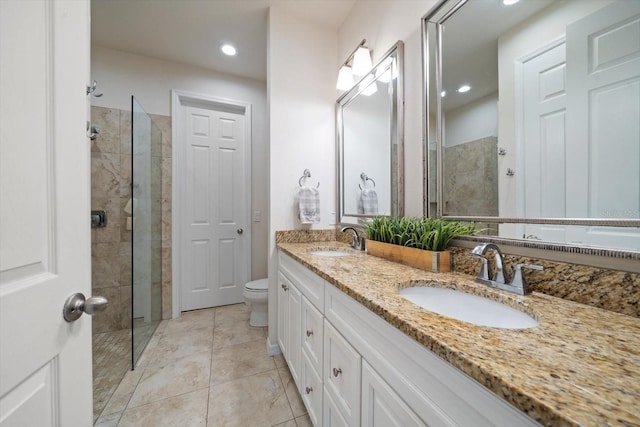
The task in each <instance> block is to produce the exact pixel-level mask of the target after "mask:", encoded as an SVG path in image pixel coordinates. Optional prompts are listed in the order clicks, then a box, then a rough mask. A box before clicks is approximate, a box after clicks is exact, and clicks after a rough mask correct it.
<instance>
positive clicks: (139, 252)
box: [127, 96, 162, 368]
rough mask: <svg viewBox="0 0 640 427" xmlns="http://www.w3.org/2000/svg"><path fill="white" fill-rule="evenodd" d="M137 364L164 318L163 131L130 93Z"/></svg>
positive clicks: (134, 320) (133, 339) (133, 345)
mask: <svg viewBox="0 0 640 427" xmlns="http://www.w3.org/2000/svg"><path fill="white" fill-rule="evenodd" d="M131 112H132V114H131V116H132V124H131V140H132V141H133V144H132V151H133V152H132V155H131V159H132V187H133V188H132V192H131V194H133V199H132V200H131V205H132V206H131V207H130V208H131V209H130V211H131V213H129V215H131V219H127V223H129V222H130V223H131V227H132V228H133V236H132V244H133V251H132V265H133V268H132V280H133V286H132V287H131V292H132V295H131V305H132V307H131V312H132V316H131V318H132V320H131V324H132V326H131V328H132V340H131V341H132V343H131V345H132V351H131V355H132V367H133V368H135V366H136V363H137V362H138V359H139V358H140V356H141V355H142V352H143V351H144V349H145V347H146V346H147V343H148V342H149V339H150V338H151V336H152V335H153V332H154V331H155V330H156V327H157V326H158V324H159V323H160V320H161V319H162V265H161V263H162V253H161V251H162V209H161V203H162V179H161V178H162V176H161V155H162V132H161V131H160V129H159V128H158V126H157V125H156V124H155V123H154V122H153V120H151V118H150V117H149V115H148V114H147V113H146V112H145V111H144V109H143V108H142V106H141V105H140V103H139V102H138V100H137V99H136V98H135V97H133V96H132V97H131Z"/></svg>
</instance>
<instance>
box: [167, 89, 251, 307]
mask: <svg viewBox="0 0 640 427" xmlns="http://www.w3.org/2000/svg"><path fill="white" fill-rule="evenodd" d="M185 106H193V107H201V108H212V109H224V110H227V111H228V110H232V111H233V112H234V113H237V114H242V115H243V116H244V117H245V135H246V139H245V144H246V150H245V164H246V165H247V171H248V173H249V176H248V177H247V194H246V198H247V199H246V206H247V212H246V217H245V221H246V224H251V147H252V138H251V103H249V102H244V101H238V100H233V99H227V98H219V97H215V96H211V95H205V94H200V93H195V92H187V91H182V90H175V89H174V90H172V91H171V141H172V144H171V156H172V158H171V175H172V178H171V181H172V185H171V187H172V188H171V211H172V214H171V223H172V227H171V287H172V289H171V295H172V304H171V317H172V318H174V319H175V318H177V317H180V312H181V308H182V292H181V290H182V284H181V283H180V278H181V277H182V270H181V265H182V264H181V260H182V258H181V257H182V253H181V252H182V249H181V245H179V244H178V242H180V237H181V235H182V230H181V226H180V224H182V218H183V213H182V212H181V209H182V206H183V199H184V194H183V193H182V192H180V191H179V189H180V188H182V187H181V185H182V183H183V180H184V173H185V171H184V162H185V159H184V153H183V150H180V149H179V141H180V139H181V138H183V135H184V132H183V131H184V129H185V126H186V124H185V123H184V115H183V114H181V110H182V108H183V107H185ZM245 233H246V238H247V240H248V241H249V244H248V245H247V246H246V248H245V255H246V256H245V257H244V259H245V260H246V265H245V268H246V269H247V271H249V272H251V246H252V244H251V243H252V240H251V227H250V226H248V227H246V231H245ZM250 276H251V274H250V273H249V277H250Z"/></svg>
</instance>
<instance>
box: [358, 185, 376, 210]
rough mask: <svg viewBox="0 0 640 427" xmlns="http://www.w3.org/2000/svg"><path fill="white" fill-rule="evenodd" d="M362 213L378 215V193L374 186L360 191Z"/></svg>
mask: <svg viewBox="0 0 640 427" xmlns="http://www.w3.org/2000/svg"><path fill="white" fill-rule="evenodd" d="M360 200H361V202H362V213H364V214H365V215H378V193H376V190H374V189H373V188H365V189H364V190H362V193H360Z"/></svg>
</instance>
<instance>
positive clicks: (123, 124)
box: [91, 107, 171, 333]
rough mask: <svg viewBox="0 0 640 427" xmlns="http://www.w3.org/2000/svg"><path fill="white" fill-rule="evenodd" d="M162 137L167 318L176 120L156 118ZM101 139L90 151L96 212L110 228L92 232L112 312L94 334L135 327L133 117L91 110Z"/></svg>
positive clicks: (166, 311)
mask: <svg viewBox="0 0 640 427" xmlns="http://www.w3.org/2000/svg"><path fill="white" fill-rule="evenodd" d="M151 118H152V120H153V121H154V122H155V123H156V124H157V125H158V127H159V128H160V130H161V131H162V155H161V156H158V157H157V160H156V159H154V161H158V162H161V164H162V182H161V183H160V184H161V185H162V224H158V225H159V226H160V227H161V229H162V269H163V271H162V284H159V283H158V284H157V285H158V291H159V286H160V285H161V286H162V294H163V295H162V297H163V310H162V315H163V317H164V318H168V317H170V314H171V118H170V117H168V116H158V115H151ZM91 121H92V124H94V125H96V126H98V127H100V134H99V135H98V137H97V138H96V140H95V141H93V142H92V147H91V209H102V210H105V211H106V212H107V226H106V227H105V228H93V229H92V232H91V239H92V250H91V258H92V287H93V295H102V296H104V297H106V298H108V299H109V308H108V309H107V310H106V311H105V312H104V313H101V314H100V316H96V317H95V318H93V331H94V333H100V332H110V331H117V330H121V329H128V328H130V327H131V231H130V230H127V217H128V214H127V213H126V212H125V211H124V208H125V206H126V205H127V202H128V201H129V199H130V197H131V112H130V111H123V110H118V109H112V108H103V107H91Z"/></svg>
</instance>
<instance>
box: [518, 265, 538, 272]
mask: <svg viewBox="0 0 640 427" xmlns="http://www.w3.org/2000/svg"><path fill="white" fill-rule="evenodd" d="M523 268H530V269H531V270H544V267H543V266H541V265H540V264H516V271H518V270H522V269H523Z"/></svg>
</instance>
